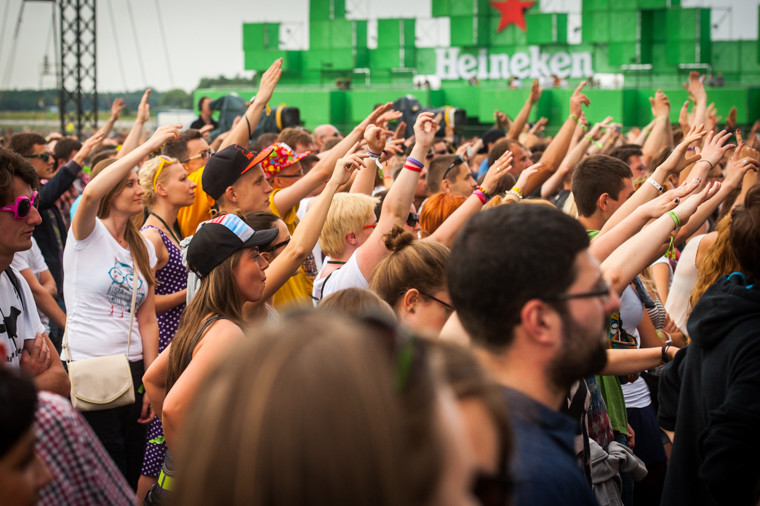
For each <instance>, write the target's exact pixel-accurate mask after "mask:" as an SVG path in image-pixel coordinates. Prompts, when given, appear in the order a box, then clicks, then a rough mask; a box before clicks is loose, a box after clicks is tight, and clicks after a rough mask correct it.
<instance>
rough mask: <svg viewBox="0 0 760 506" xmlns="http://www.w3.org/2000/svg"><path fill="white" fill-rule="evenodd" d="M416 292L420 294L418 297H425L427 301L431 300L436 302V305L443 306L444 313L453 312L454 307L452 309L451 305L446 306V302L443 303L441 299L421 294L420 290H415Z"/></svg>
mask: <svg viewBox="0 0 760 506" xmlns="http://www.w3.org/2000/svg"><path fill="white" fill-rule="evenodd" d="M417 291H418V292H420V295H424V296H425V297H427V298H428V299H433V300H434V301H436V302H437V303H438V304H440V305H442V306H443V307H444V308H445V309H446V311H448V312H450V313H453V312H454V307H453V306H452V305H451V304H447V303H446V302H443V301H442V300H441V299H439V298H437V297H433V296H432V295H430V294H429V293H425V292H423V291H422V290H417Z"/></svg>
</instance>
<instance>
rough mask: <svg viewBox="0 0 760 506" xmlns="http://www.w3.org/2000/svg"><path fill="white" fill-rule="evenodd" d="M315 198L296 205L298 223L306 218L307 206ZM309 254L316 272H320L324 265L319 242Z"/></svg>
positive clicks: (306, 199) (309, 198)
mask: <svg viewBox="0 0 760 506" xmlns="http://www.w3.org/2000/svg"><path fill="white" fill-rule="evenodd" d="M315 198H316V197H306V198H305V199H303V200H301V203H300V204H298V209H297V210H296V216H297V217H298V221H303V218H304V216H306V211H308V210H309V204H311V201H312V200H314V199H315ZM311 254H312V255H314V263H315V264H316V265H317V272H320V271H321V270H322V267H323V266H324V264H323V263H322V248H320V247H319V242H317V244H315V245H314V248H313V249H312V250H311Z"/></svg>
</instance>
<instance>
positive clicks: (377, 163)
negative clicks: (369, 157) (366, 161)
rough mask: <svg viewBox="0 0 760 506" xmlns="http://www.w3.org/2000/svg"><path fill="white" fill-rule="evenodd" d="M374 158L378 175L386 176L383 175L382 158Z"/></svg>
mask: <svg viewBox="0 0 760 506" xmlns="http://www.w3.org/2000/svg"><path fill="white" fill-rule="evenodd" d="M374 160H375V165H377V174H378V175H379V176H380V177H381V178H383V177H385V176H384V175H383V164H382V163H380V159H379V158H375V159H374Z"/></svg>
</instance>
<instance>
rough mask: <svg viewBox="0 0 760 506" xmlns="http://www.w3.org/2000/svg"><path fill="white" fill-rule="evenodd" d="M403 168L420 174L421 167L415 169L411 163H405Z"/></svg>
mask: <svg viewBox="0 0 760 506" xmlns="http://www.w3.org/2000/svg"><path fill="white" fill-rule="evenodd" d="M404 168H405V169H409V170H411V171H412V172H422V167H417V166H416V165H412V164H411V163H405V164H404Z"/></svg>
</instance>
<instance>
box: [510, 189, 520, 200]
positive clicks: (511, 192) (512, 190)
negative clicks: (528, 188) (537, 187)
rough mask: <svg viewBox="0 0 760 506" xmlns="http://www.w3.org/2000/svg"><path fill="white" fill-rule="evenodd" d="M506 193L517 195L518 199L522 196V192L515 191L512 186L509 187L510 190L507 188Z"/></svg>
mask: <svg viewBox="0 0 760 506" xmlns="http://www.w3.org/2000/svg"><path fill="white" fill-rule="evenodd" d="M507 193H509V194H510V195H514V196H515V197H517V198H518V199H519V200H522V198H523V196H522V193H517V192H516V191H515V190H514V188H513V189H511V190H509V191H508V192H507Z"/></svg>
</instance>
